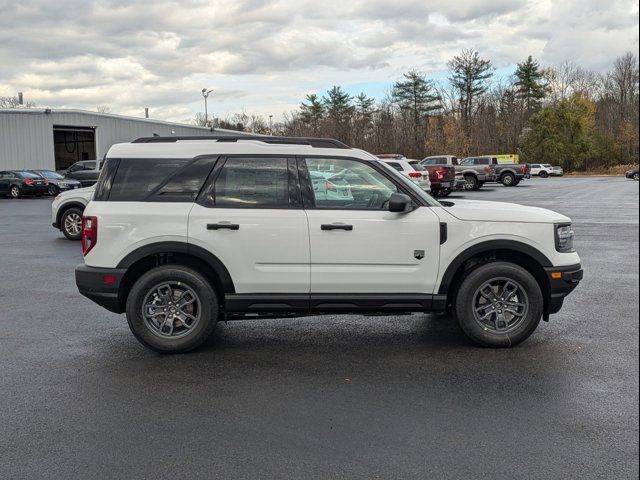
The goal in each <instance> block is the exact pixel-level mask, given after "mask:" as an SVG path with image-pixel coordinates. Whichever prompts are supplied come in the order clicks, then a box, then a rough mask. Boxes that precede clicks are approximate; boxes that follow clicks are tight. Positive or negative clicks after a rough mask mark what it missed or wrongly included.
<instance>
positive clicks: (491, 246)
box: [438, 240, 553, 294]
mask: <svg viewBox="0 0 640 480" xmlns="http://www.w3.org/2000/svg"><path fill="white" fill-rule="evenodd" d="M496 250H502V251H505V250H507V251H512V252H515V253H518V254H523V255H527V256H528V257H530V258H532V259H533V260H535V261H536V262H537V263H539V264H540V266H541V267H543V268H544V267H551V266H553V264H552V262H551V260H549V258H547V256H546V255H545V254H544V253H542V252H541V251H540V250H538V249H536V248H535V247H532V246H531V245H527V244H526V243H523V242H518V241H515V240H488V241H485V242H481V243H477V244H475V245H472V246H470V247H469V248H467V249H466V250H463V251H462V252H461V253H459V254H458V255H457V256H456V257H455V258H454V259H453V261H452V262H451V263H450V264H449V266H448V267H447V269H446V270H445V272H444V275H443V276H442V280H441V281H440V286H439V288H438V293H439V294H448V292H449V289H450V287H451V283H452V282H453V280H454V278H455V276H456V274H457V273H458V271H459V269H460V268H461V267H462V266H463V265H464V264H465V263H466V262H467V261H468V260H470V259H471V258H473V257H475V256H476V255H479V254H482V253H489V252H492V251H496Z"/></svg>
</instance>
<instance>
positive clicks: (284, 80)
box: [0, 0, 638, 121]
mask: <svg viewBox="0 0 640 480" xmlns="http://www.w3.org/2000/svg"><path fill="white" fill-rule="evenodd" d="M463 48H475V49H477V50H479V51H480V53H481V55H482V56H483V57H486V58H489V59H491V60H492V62H493V63H494V66H495V67H496V68H498V73H499V74H501V75H506V74H508V73H510V72H511V71H512V70H513V67H514V65H515V63H517V62H519V61H522V60H523V59H524V58H526V56H527V55H533V56H534V57H535V58H537V59H539V60H540V61H541V62H543V63H544V64H549V65H553V64H559V63H561V62H562V61H564V60H567V59H571V60H573V61H575V62H576V63H578V64H580V65H581V66H583V67H586V68H590V69H594V70H598V71H604V70H606V69H608V68H609V66H610V64H611V62H612V61H613V60H614V59H615V57H616V56H619V55H622V54H624V53H625V52H626V51H635V52H637V51H638V2H637V0H629V1H628V0H582V1H581V0H540V1H535V0H532V1H531V0H530V1H527V0H428V1H427V0H416V1H414V0H392V1H390V0H373V1H359V0H338V1H334V0H322V1H321V0H317V1H307V0H289V1H260V0H246V1H240V0H236V1H229V2H227V1H220V0H180V1H154V2H149V1H142V0H139V1H136V0H130V1H127V0H113V1H105V2H99V1H95V2H91V1H86V0H54V1H29V0H22V1H14V0H0V96H3V95H15V94H16V93H17V92H18V91H22V92H24V94H25V98H26V99H27V100H33V101H35V102H36V103H37V104H38V105H40V106H50V107H66V108H85V109H95V108H96V106H97V105H108V106H109V107H110V109H111V111H112V112H113V113H122V114H126V115H135V116H140V115H142V114H143V111H144V107H145V106H147V107H149V108H150V111H151V116H152V117H155V118H162V119H166V120H176V121H182V120H185V119H189V118H192V117H193V116H194V114H195V113H196V112H198V111H203V110H204V108H203V105H202V96H201V94H200V91H201V90H202V88H203V87H207V88H211V89H213V90H214V93H213V94H212V96H211V97H210V102H209V103H210V109H209V111H210V113H211V112H212V111H213V112H214V113H215V115H216V116H222V117H224V116H225V114H228V113H232V112H235V111H239V110H241V109H245V110H246V111H247V112H248V113H260V114H263V115H269V114H273V115H274V117H275V118H279V117H281V115H282V114H283V112H286V111H290V110H292V109H294V108H296V106H297V104H298V103H299V102H300V100H301V99H303V98H304V96H305V94H307V93H313V92H322V91H324V90H326V89H327V88H329V87H330V86H331V85H334V84H336V85H342V86H344V87H346V88H347V90H348V91H349V92H351V93H354V94H355V93H358V92H360V91H364V92H365V93H368V94H370V95H372V96H376V97H380V96H382V95H383V94H384V92H385V91H386V90H387V89H388V88H389V85H390V84H391V83H392V82H393V81H394V80H396V79H397V78H398V77H399V76H400V75H401V74H402V72H404V71H407V70H409V69H412V68H416V69H418V70H421V71H423V72H425V73H427V74H429V75H433V76H435V77H436V78H440V79H443V80H444V79H446V73H445V72H446V63H447V61H448V60H449V59H450V58H451V57H452V56H453V55H455V54H457V53H458V52H459V51H460V50H461V49H463Z"/></svg>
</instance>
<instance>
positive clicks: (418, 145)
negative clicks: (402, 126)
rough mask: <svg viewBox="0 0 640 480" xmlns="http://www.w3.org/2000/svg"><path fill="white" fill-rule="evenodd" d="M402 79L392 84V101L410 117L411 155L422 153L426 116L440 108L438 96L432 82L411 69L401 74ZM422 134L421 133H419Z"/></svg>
mask: <svg viewBox="0 0 640 480" xmlns="http://www.w3.org/2000/svg"><path fill="white" fill-rule="evenodd" d="M403 77H404V80H401V81H399V82H396V83H395V84H394V85H393V90H392V93H391V97H392V99H393V101H394V102H395V103H396V104H397V105H398V106H399V107H400V109H401V110H404V111H405V112H407V113H408V115H409V117H410V118H411V127H412V132H413V151H412V152H411V153H412V155H417V154H421V153H422V149H423V147H424V140H425V135H426V125H427V122H426V118H427V117H428V116H429V115H430V114H431V113H432V112H434V111H436V110H439V109H440V108H442V105H441V103H440V96H439V95H438V94H437V93H436V91H435V88H434V85H433V82H432V81H431V80H427V79H426V78H425V77H424V75H422V74H420V73H418V72H416V71H415V70H411V71H409V72H407V73H405V74H404V75H403ZM421 134H422V135H421Z"/></svg>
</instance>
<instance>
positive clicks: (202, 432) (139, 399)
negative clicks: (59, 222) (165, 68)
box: [0, 177, 639, 479]
mask: <svg viewBox="0 0 640 480" xmlns="http://www.w3.org/2000/svg"><path fill="white" fill-rule="evenodd" d="M487 187H488V188H484V189H483V190H481V191H479V192H473V193H470V194H466V193H465V194H455V195H452V197H450V200H452V201H455V199H456V198H462V197H466V198H476V199H486V200H498V201H513V202H516V203H523V204H527V205H535V206H541V207H546V208H551V209H554V210H556V211H559V212H561V213H564V214H566V215H569V216H570V217H572V218H573V220H574V224H575V231H576V235H577V239H576V248H577V249H578V251H579V253H580V255H581V257H582V260H583V266H584V268H585V279H584V281H583V282H582V284H581V285H580V286H579V287H578V289H577V290H576V291H575V292H574V293H573V294H572V295H571V296H570V297H569V298H568V299H567V301H566V302H565V307H564V309H563V310H562V311H561V312H560V313H559V314H558V315H555V316H552V318H551V322H549V323H541V324H540V327H539V328H538V330H537V331H536V333H534V335H533V336H532V337H531V338H530V339H529V340H528V341H527V342H525V343H524V344H522V345H520V346H518V347H516V348H513V349H509V350H487V349H481V348H476V347H474V346H472V345H470V344H469V343H468V342H467V341H466V340H465V339H464V337H463V335H462V334H461V333H459V332H458V330H457V327H456V326H455V325H454V324H453V323H452V322H451V321H450V320H448V319H447V318H446V317H444V316H432V315H411V316H396V317H392V316H391V317H359V316H356V317H349V316H334V317H328V318H327V317H325V318H318V317H311V318H304V319H294V320H268V321H266V320H261V321H243V322H230V323H228V324H224V323H221V324H219V325H218V328H217V330H216V332H215V333H214V336H213V338H212V339H211V341H210V342H209V343H208V344H207V345H206V346H205V348H202V349H199V350H197V351H196V352H193V353H190V354H187V355H174V356H160V355H157V354H154V353H152V352H150V351H149V350H147V349H145V348H144V347H142V346H141V345H140V344H138V342H137V341H135V339H134V338H133V336H132V335H131V333H130V332H129V329H128V327H127V324H126V320H125V318H124V316H118V315H115V314H111V313H109V312H107V311H105V310H103V309H101V308H100V307H98V306H97V305H95V304H93V303H92V302H90V301H89V300H87V299H85V298H83V297H81V296H80V295H79V294H78V293H77V290H76V287H75V282H74V275H73V270H74V267H75V265H76V264H77V263H80V262H81V261H82V255H81V252H80V245H79V243H77V242H76V243H72V242H69V241H67V240H66V239H64V237H63V236H62V234H61V233H59V232H57V231H54V230H53V228H52V227H51V226H50V217H49V216H50V203H51V200H50V199H46V198H42V199H19V200H9V199H4V198H0V273H1V275H2V280H1V282H0V328H1V330H0V406H1V408H0V478H2V479H4V478H7V479H22V478H24V479H32V478H41V479H43V478H56V479H59V478H65V479H71V478H82V479H85V478H229V479H241V478H296V479H302V478H304V479H308V478H319V479H320V478H321V479H325V478H363V479H365V478H366V479H371V478H491V479H493V478H514V477H519V478H634V477H635V478H637V477H638V463H637V459H638V374H639V372H638V313H639V312H638V183H637V182H633V181H628V180H625V179H623V178H604V177H594V178H563V179H555V178H554V179H546V180H543V179H534V180H531V181H527V182H525V183H523V184H522V185H520V186H518V187H516V188H505V187H502V186H494V187H492V186H487Z"/></svg>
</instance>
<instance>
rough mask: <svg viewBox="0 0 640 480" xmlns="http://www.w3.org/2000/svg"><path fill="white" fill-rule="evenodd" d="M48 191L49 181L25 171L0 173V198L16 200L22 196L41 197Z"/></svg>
mask: <svg viewBox="0 0 640 480" xmlns="http://www.w3.org/2000/svg"><path fill="white" fill-rule="evenodd" d="M48 189H49V181H48V180H47V179H46V178H42V177H41V176H40V175H37V174H35V173H33V172H28V171H26V170H5V171H4V172H0V196H5V195H6V196H9V197H11V198H18V197H21V196H23V195H36V196H42V195H44V194H45V193H47V191H48Z"/></svg>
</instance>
